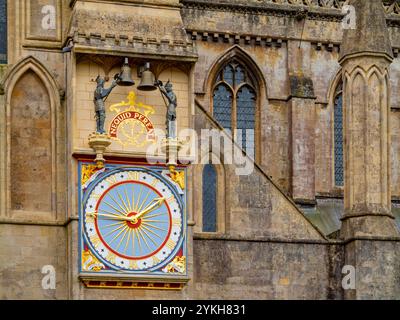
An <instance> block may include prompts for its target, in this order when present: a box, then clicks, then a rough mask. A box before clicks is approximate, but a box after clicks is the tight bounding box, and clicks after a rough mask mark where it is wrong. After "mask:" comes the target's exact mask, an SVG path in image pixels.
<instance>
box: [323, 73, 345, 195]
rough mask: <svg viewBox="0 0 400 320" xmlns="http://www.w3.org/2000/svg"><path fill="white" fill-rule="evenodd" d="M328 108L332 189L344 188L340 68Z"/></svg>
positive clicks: (342, 109) (331, 85) (342, 110)
mask: <svg viewBox="0 0 400 320" xmlns="http://www.w3.org/2000/svg"><path fill="white" fill-rule="evenodd" d="M327 99H328V106H329V111H330V114H331V119H332V120H331V139H332V147H331V150H332V151H331V152H332V156H331V159H332V160H331V168H332V169H331V177H332V180H331V181H332V188H333V189H342V188H343V186H344V128H345V122H344V118H345V114H344V112H345V110H344V108H343V107H344V103H343V102H344V101H343V74H342V69H341V68H339V69H338V71H337V73H336V75H335V76H334V77H333V79H332V80H331V83H330V86H329V89H328V97H327Z"/></svg>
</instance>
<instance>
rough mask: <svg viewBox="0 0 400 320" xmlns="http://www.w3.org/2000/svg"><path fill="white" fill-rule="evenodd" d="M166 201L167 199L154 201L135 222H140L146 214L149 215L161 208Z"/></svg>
mask: <svg viewBox="0 0 400 320" xmlns="http://www.w3.org/2000/svg"><path fill="white" fill-rule="evenodd" d="M164 201H165V198H157V199H154V200H153V201H152V202H151V204H150V205H149V206H147V207H146V208H145V209H143V211H142V212H140V213H139V214H137V215H136V216H135V220H139V219H140V218H141V217H143V216H144V215H145V214H148V213H149V212H151V211H153V210H154V209H156V208H159V207H161V205H162V204H163V203H164Z"/></svg>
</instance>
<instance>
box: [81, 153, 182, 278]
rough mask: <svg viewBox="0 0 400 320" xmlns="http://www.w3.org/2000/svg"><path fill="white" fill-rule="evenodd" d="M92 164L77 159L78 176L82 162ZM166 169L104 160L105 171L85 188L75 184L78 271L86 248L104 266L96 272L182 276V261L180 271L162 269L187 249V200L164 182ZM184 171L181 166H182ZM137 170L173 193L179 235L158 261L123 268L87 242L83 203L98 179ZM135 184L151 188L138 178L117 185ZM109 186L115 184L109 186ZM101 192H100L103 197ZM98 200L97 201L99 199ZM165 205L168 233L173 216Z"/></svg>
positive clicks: (157, 192) (86, 200)
mask: <svg viewBox="0 0 400 320" xmlns="http://www.w3.org/2000/svg"><path fill="white" fill-rule="evenodd" d="M88 163H92V162H88V161H79V170H78V171H79V177H81V171H82V170H81V169H82V168H81V167H82V166H83V165H85V164H88ZM166 170H167V169H166V168H165V167H163V166H146V165H133V164H112V163H107V165H106V171H105V172H102V173H100V174H99V175H98V176H97V177H96V178H95V179H94V180H93V181H91V182H90V181H89V183H88V185H87V186H86V188H84V186H83V185H82V184H79V189H80V190H79V195H80V196H79V207H80V223H79V234H80V237H81V239H80V242H79V244H80V249H79V250H80V252H81V257H80V262H79V263H80V270H81V272H85V271H87V270H85V271H83V270H82V252H83V250H85V249H87V250H89V251H90V254H91V258H93V259H94V260H95V261H97V262H98V265H101V264H103V266H104V268H99V269H101V270H97V273H98V274H112V273H117V274H120V273H121V272H123V273H126V274H132V275H140V274H145V275H146V276H148V275H149V274H154V275H156V276H162V277H166V278H168V277H173V276H186V274H187V272H186V269H187V268H186V267H187V265H186V262H185V268H184V269H185V270H184V272H182V273H179V274H170V273H166V271H163V270H162V268H163V267H166V266H167V265H168V264H171V263H173V261H175V260H176V258H177V257H178V258H179V256H181V257H186V252H187V225H186V224H187V221H186V219H187V217H186V201H187V194H186V192H185V193H184V194H180V193H179V192H178V190H177V189H176V186H175V185H174V184H173V183H172V182H170V181H168V179H167V178H166V177H165V175H163V174H162V173H163V172H165V171H166ZM184 170H185V169H184ZM127 171H128V172H138V171H139V172H141V173H144V174H148V175H150V176H151V177H152V178H155V179H157V180H158V181H160V182H161V183H163V184H164V185H165V186H166V187H167V189H168V191H169V192H170V193H171V194H172V195H173V197H174V200H175V202H176V206H178V208H179V211H180V219H181V224H180V235H179V238H178V240H177V242H176V245H175V247H174V248H173V250H172V251H171V252H169V253H168V255H167V257H166V259H164V260H162V261H161V262H159V263H154V264H153V265H152V266H151V267H149V268H137V269H136V268H135V269H134V268H131V269H128V268H123V267H121V266H118V265H117V264H114V263H111V262H109V261H107V260H106V259H105V258H104V257H102V256H101V255H100V253H99V252H98V251H97V250H96V249H95V248H94V247H93V244H92V242H91V241H90V239H89V237H88V234H87V232H86V231H85V221H86V219H87V216H86V204H87V202H88V199H89V198H90V195H91V194H92V193H93V190H94V189H95V188H96V187H97V186H98V185H99V184H101V182H102V181H104V180H105V179H107V178H109V177H111V176H113V175H115V174H118V173H121V172H127ZM129 182H133V183H137V182H140V183H142V184H143V185H145V186H146V187H147V188H149V187H150V188H152V187H151V185H150V183H148V182H146V181H142V180H140V179H139V181H135V180H131V179H127V180H124V181H121V184H124V183H129ZM112 187H115V185H113V186H112ZM152 190H153V191H154V192H155V193H156V194H161V192H160V191H159V190H157V189H156V188H152ZM104 194H105V192H104V193H103V194H102V196H104ZM99 202H100V201H99ZM166 206H168V209H169V215H170V219H171V220H170V222H169V223H170V230H169V232H172V230H173V216H172V208H171V207H170V204H167V203H166ZM168 239H170V237H168V236H167V237H166V239H165V241H164V243H163V244H162V245H161V246H159V247H158V248H157V250H156V252H153V253H154V254H152V255H150V257H149V258H148V259H153V257H154V256H155V255H156V254H157V252H159V251H160V250H161V249H162V248H163V246H165V243H166V242H168Z"/></svg>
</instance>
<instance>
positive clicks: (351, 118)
mask: <svg viewBox="0 0 400 320" xmlns="http://www.w3.org/2000/svg"><path fill="white" fill-rule="evenodd" d="M350 4H351V5H353V6H354V7H355V8H356V14H357V21H356V29H355V30H345V32H344V39H343V44H342V52H341V58H340V61H339V62H340V64H341V66H342V68H343V89H344V101H343V108H344V135H345V139H344V140H345V193H344V203H345V214H344V216H343V218H342V222H343V224H342V229H341V235H342V237H343V238H346V239H349V238H354V237H363V236H395V235H398V232H397V230H396V228H395V223H394V217H393V216H392V214H391V192H390V147H389V143H390V126H389V113H390V101H389V99H390V89H389V78H388V67H389V65H390V64H391V62H392V59H393V58H392V48H391V45H390V40H389V34H388V30H387V27H386V20H385V15H384V12H383V7H382V1H381V0H371V1H364V0H363V1H360V0H354V1H351V2H350Z"/></svg>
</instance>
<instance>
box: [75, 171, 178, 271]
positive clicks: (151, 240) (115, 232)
mask: <svg viewBox="0 0 400 320" xmlns="http://www.w3.org/2000/svg"><path fill="white" fill-rule="evenodd" d="M86 194H87V196H86V197H85V199H84V203H83V206H84V208H83V211H84V215H83V229H84V230H83V231H84V237H85V242H86V243H87V245H88V246H89V247H90V249H91V251H92V252H93V253H94V254H95V256H96V257H97V258H98V259H99V261H100V262H102V263H103V264H104V265H105V266H107V268H108V269H111V270H118V271H127V272H129V271H131V272H141V271H142V272H143V271H160V270H162V268H163V267H164V266H165V265H167V264H168V263H169V262H171V260H172V259H173V258H174V257H176V255H177V252H178V251H179V250H180V249H181V248H182V243H183V240H184V216H183V203H182V199H181V198H180V196H179V194H177V193H176V191H175V190H174V186H172V185H170V184H169V183H168V181H166V179H165V178H164V177H162V176H161V175H159V174H157V173H155V172H152V171H150V170H146V169H132V168H131V169H129V168H124V169H118V170H111V171H110V172H109V173H108V174H105V175H104V177H103V178H100V179H99V180H97V181H95V182H93V183H92V185H91V187H89V189H88V190H87V191H86Z"/></svg>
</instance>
